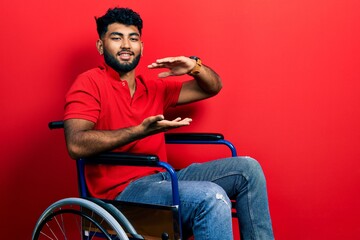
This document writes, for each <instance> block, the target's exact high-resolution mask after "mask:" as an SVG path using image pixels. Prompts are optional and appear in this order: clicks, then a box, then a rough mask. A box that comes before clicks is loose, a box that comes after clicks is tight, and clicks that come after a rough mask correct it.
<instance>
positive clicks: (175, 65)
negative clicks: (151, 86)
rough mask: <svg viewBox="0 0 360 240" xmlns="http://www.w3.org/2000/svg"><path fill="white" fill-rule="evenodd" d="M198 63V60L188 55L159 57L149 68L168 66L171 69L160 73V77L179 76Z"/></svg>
mask: <svg viewBox="0 0 360 240" xmlns="http://www.w3.org/2000/svg"><path fill="white" fill-rule="evenodd" d="M195 65H196V61H195V60H193V59H191V58H188V57H184V56H181V57H167V58H161V59H157V60H156V62H154V63H152V64H150V65H148V68H150V69H153V68H168V69H169V70H170V71H167V72H161V73H159V75H158V76H159V77H160V78H165V77H169V76H179V75H183V74H187V73H189V72H190V71H191V69H193V68H194V67H195Z"/></svg>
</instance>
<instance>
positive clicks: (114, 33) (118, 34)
mask: <svg viewBox="0 0 360 240" xmlns="http://www.w3.org/2000/svg"><path fill="white" fill-rule="evenodd" d="M113 35H116V36H121V37H123V36H124V34H123V33H121V32H112V33H110V36H113ZM129 36H138V37H140V34H139V33H136V32H133V33H130V34H129Z"/></svg>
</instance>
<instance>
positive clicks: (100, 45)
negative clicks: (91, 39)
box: [96, 39, 104, 55]
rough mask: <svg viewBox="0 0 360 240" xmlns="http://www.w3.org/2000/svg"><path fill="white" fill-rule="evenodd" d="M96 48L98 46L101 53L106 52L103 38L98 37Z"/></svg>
mask: <svg viewBox="0 0 360 240" xmlns="http://www.w3.org/2000/svg"><path fill="white" fill-rule="evenodd" d="M96 48H97V50H98V52H99V53H100V55H103V54H104V44H103V41H102V40H101V39H98V40H97V41H96Z"/></svg>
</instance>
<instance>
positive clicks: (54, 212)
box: [32, 198, 129, 240]
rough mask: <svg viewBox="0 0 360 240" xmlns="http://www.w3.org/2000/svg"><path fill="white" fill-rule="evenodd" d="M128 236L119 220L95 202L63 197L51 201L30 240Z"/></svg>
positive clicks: (75, 239)
mask: <svg viewBox="0 0 360 240" xmlns="http://www.w3.org/2000/svg"><path fill="white" fill-rule="evenodd" d="M48 239H58V240H59V239H66V240H77V239H79V240H87V239H89V240H90V239H92V240H96V239H108V240H115V239H119V240H128V239H129V238H128V236H127V234H126V233H125V231H124V230H123V228H122V227H121V225H120V224H119V222H118V221H117V220H116V219H115V218H114V217H113V216H112V214H111V213H109V212H108V211H106V210H105V209H104V208H103V207H101V206H100V205H98V204H97V203H94V202H91V201H89V200H86V199H82V198H65V199H62V200H59V201H57V202H55V203H53V204H52V205H51V206H49V207H48V208H47V209H46V210H45V211H44V213H43V214H42V215H41V216H40V218H39V220H38V221H37V223H36V226H35V229H34V232H33V235H32V240H48Z"/></svg>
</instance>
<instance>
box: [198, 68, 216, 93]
mask: <svg viewBox="0 0 360 240" xmlns="http://www.w3.org/2000/svg"><path fill="white" fill-rule="evenodd" d="M193 77H194V79H195V80H196V82H197V84H198V85H199V87H200V88H201V89H202V90H203V91H204V92H205V93H208V94H209V95H210V96H213V95H216V94H217V93H218V92H220V90H221V88H222V81H221V78H220V76H219V75H218V74H217V73H216V72H215V71H214V70H212V69H211V68H210V67H208V66H205V65H202V67H201V69H200V71H199V73H198V74H196V75H193Z"/></svg>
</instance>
